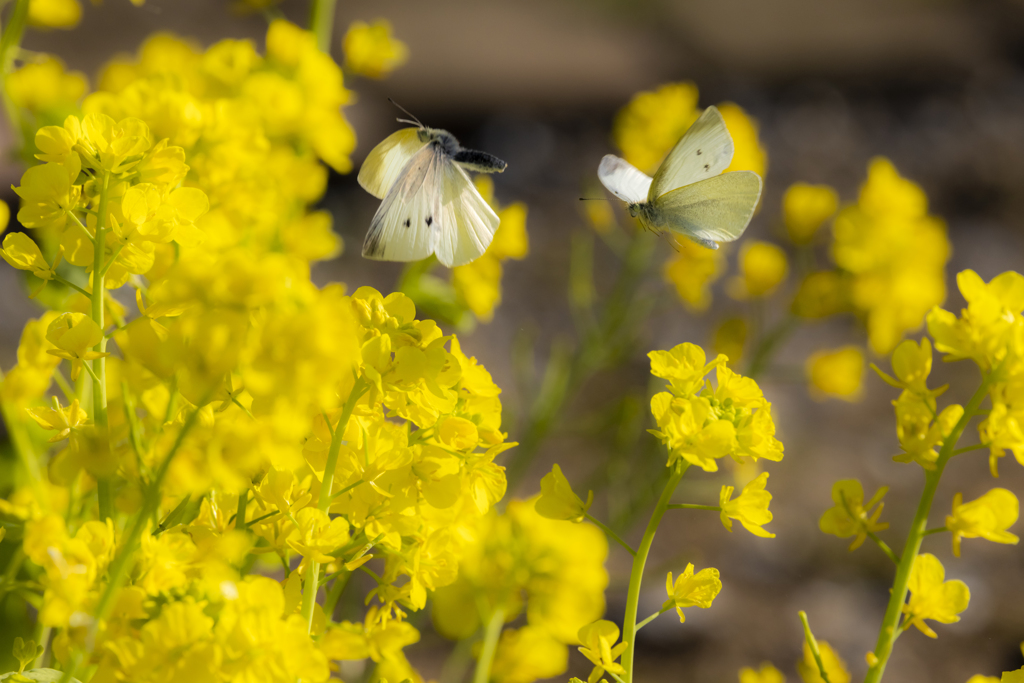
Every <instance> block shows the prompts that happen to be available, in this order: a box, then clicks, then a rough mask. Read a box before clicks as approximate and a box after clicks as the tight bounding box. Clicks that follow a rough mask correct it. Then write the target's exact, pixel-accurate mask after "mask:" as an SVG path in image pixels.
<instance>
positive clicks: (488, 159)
mask: <svg viewBox="0 0 1024 683" xmlns="http://www.w3.org/2000/svg"><path fill="white" fill-rule="evenodd" d="M419 136H420V140H421V141H422V142H429V143H430V144H431V145H433V146H434V147H435V148H436V149H437V150H438V151H439V152H440V153H442V154H444V155H445V156H446V157H447V158H449V159H451V160H452V161H454V162H455V163H457V164H458V165H459V166H462V167H463V168H465V169H466V170H467V171H472V172H474V173H501V172H502V171H504V170H505V167H506V166H507V165H508V164H506V163H505V162H504V161H502V160H501V159H499V158H498V157H496V156H494V155H493V154H488V153H487V152H479V151H477V150H475V149H466V148H465V147H463V146H462V145H460V144H459V141H458V140H456V139H455V136H454V135H452V134H451V133H449V132H448V131H446V130H441V129H440V128H421V129H420V132H419Z"/></svg>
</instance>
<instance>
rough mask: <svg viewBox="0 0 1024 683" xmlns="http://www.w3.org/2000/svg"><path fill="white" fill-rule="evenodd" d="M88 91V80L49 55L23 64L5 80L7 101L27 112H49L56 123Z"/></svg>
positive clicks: (69, 111)
mask: <svg viewBox="0 0 1024 683" xmlns="http://www.w3.org/2000/svg"><path fill="white" fill-rule="evenodd" d="M88 89H89V81H88V80H87V79H86V77H85V74H83V73H81V72H80V71H67V70H66V68H65V66H64V62H62V61H61V60H60V59H58V58H57V57H55V56H53V55H44V56H43V58H42V59H41V60H40V61H34V62H27V63H26V64H24V65H23V66H21V67H19V68H18V69H15V70H14V71H13V72H11V74H10V75H9V76H8V77H7V93H8V94H9V95H10V97H11V100H12V101H13V102H14V103H15V104H16V105H18V106H19V107H21V108H23V109H27V110H29V111H31V112H35V113H39V112H47V113H52V115H53V117H54V118H55V119H56V120H55V121H53V122H54V123H56V122H57V121H60V120H61V119H62V118H63V117H62V116H61V114H63V115H67V114H69V113H71V111H72V110H73V109H74V108H75V107H76V106H77V105H78V103H79V102H80V101H81V99H82V98H83V97H84V96H85V93H86V91H87V90H88Z"/></svg>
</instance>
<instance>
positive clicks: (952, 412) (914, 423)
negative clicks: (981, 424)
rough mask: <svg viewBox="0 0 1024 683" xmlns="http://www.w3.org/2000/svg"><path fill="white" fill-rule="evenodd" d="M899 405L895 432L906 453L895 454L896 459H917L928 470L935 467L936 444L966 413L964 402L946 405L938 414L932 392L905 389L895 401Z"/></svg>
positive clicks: (899, 460)
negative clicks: (920, 392) (922, 393)
mask: <svg viewBox="0 0 1024 683" xmlns="http://www.w3.org/2000/svg"><path fill="white" fill-rule="evenodd" d="M893 405H894V406H896V436H897V438H899V440H900V447H901V448H903V451H904V452H903V453H901V454H900V455H896V456H893V460H895V461H896V462H916V463H917V464H919V465H920V466H921V467H923V468H924V469H926V470H930V469H934V468H935V461H936V460H938V457H939V453H938V451H936V450H935V447H936V446H938V445H939V442H941V441H942V440H943V439H945V438H946V437H947V436H949V435H950V433H952V431H953V427H954V426H955V425H956V423H957V422H958V421H959V420H960V417H961V416H962V415H963V414H964V409H963V406H960V405H957V404H953V405H949V406H946V407H945V408H944V409H943V410H942V412H941V413H939V414H938V416H937V417H936V416H935V399H934V397H933V396H930V395H926V396H921V395H920V394H916V393H913V392H911V391H904V392H903V393H902V394H900V396H899V398H898V399H896V400H895V401H893Z"/></svg>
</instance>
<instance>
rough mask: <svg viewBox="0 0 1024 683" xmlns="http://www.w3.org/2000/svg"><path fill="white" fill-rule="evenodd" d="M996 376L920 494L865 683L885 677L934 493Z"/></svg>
mask: <svg viewBox="0 0 1024 683" xmlns="http://www.w3.org/2000/svg"><path fill="white" fill-rule="evenodd" d="M993 374H995V372H993V373H992V374H989V375H988V376H986V377H985V379H984V380H983V381H982V383H981V386H980V387H978V390H977V391H976V392H974V396H972V397H971V400H970V401H969V402H968V403H967V407H966V408H965V409H964V414H963V415H962V416H961V417H960V420H959V421H958V422H957V423H956V426H954V427H953V431H951V432H950V433H949V436H947V437H946V438H945V439H944V440H943V442H942V449H941V450H940V451H939V457H938V459H937V460H936V461H935V469H933V470H930V471H928V472H926V474H925V484H924V491H922V493H921V500H920V502H919V503H918V505H917V512H916V513H915V514H914V521H913V522H912V523H911V525H910V532H909V533H908V534H907V542H906V544H905V545H904V546H903V553H902V554H901V555H900V561H899V564H898V565H897V567H896V578H895V579H894V580H893V584H892V592H891V595H890V597H889V605H888V607H887V608H886V610H885V616H884V617H883V618H882V626H881V628H880V629H879V631H878V642H877V643H876V645H875V650H874V657H875V662H874V665H873V666H872V667H871V668H870V669H868V673H867V675H866V676H865V677H864V683H879V681H881V680H882V674H883V673H885V665H886V663H887V662H888V661H889V656H890V655H891V654H892V648H893V645H894V644H895V642H896V638H897V637H899V634H900V630H899V628H898V626H899V622H900V616H901V615H902V613H903V604H904V603H905V602H906V601H907V593H908V592H909V591H908V588H907V584H908V582H909V581H910V572H911V570H912V569H913V567H914V560H915V559H916V558H917V553H918V552H919V551H920V550H921V541H923V540H924V537H925V535H926V532H927V530H928V514H929V513H930V512H931V509H932V501H934V500H935V491H936V490H937V489H938V486H939V480H940V479H941V478H942V471H943V470H944V469H945V467H946V463H947V462H949V459H950V458H951V457H952V456H953V453H954V449H955V448H956V444H957V441H959V440H960V435H961V434H963V431H964V429H965V428H966V427H967V423H968V422H970V421H971V418H972V417H974V416H975V415H976V414H977V412H978V408H979V406H981V402H982V401H984V400H985V395H986V394H987V393H988V388H989V384H990V382H991V381H992V375H993Z"/></svg>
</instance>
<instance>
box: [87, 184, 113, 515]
mask: <svg viewBox="0 0 1024 683" xmlns="http://www.w3.org/2000/svg"><path fill="white" fill-rule="evenodd" d="M109 186H110V174H109V173H104V174H103V186H102V188H101V189H100V204H99V213H98V214H97V216H96V237H95V239H94V241H93V247H92V250H93V273H92V319H93V321H94V322H95V323H96V324H97V325H98V326H99V328H100V330H102V329H103V328H104V323H103V309H104V306H103V292H104V287H103V279H104V276H105V274H106V269H105V268H104V267H103V256H104V252H105V248H104V247H105V246H106V238H107V230H106V218H107V200H108V199H109V195H110V192H109V191H108V190H109ZM93 350H94V351H98V352H100V353H105V352H106V350H107V338H106V337H101V338H100V341H99V343H97V344H96V346H94V347H93ZM92 365H93V367H92V369H93V374H95V376H96V379H95V385H94V387H93V392H92V399H93V423H94V424H95V425H96V427H97V429H98V430H99V431H101V432H102V431H106V429H107V362H106V358H97V359H96V360H94V361H92ZM108 436H109V435H108ZM107 448H109V444H108V445H107ZM96 495H97V497H98V498H99V507H100V520H104V519H110V518H111V517H113V512H114V508H113V504H112V502H113V496H112V495H111V492H110V480H109V479H106V478H100V479H97V481H96Z"/></svg>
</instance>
